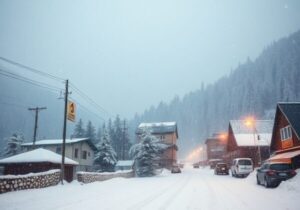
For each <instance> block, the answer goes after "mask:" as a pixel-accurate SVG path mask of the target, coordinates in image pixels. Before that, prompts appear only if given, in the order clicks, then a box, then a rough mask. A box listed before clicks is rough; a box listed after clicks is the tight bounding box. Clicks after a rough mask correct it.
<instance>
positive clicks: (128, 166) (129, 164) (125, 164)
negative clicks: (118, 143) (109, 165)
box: [115, 160, 134, 171]
mask: <svg viewBox="0 0 300 210" xmlns="http://www.w3.org/2000/svg"><path fill="white" fill-rule="evenodd" d="M133 164H134V161H133V160H119V161H118V162H117V164H116V166H115V170H116V171H123V170H132V169H133Z"/></svg>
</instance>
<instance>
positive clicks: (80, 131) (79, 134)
mask: <svg viewBox="0 0 300 210" xmlns="http://www.w3.org/2000/svg"><path fill="white" fill-rule="evenodd" d="M73 137H74V138H83V137H85V130H84V128H83V122H82V119H79V121H78V123H77V124H76V125H75V128H74V134H73Z"/></svg>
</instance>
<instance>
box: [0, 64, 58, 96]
mask: <svg viewBox="0 0 300 210" xmlns="http://www.w3.org/2000/svg"><path fill="white" fill-rule="evenodd" d="M0 75H3V76H6V77H10V78H13V79H16V80H20V81H23V82H27V83H29V84H32V85H35V86H38V87H42V88H46V89H49V90H51V91H55V92H60V91H61V89H60V88H58V87H55V86H52V85H49V84H46V83H43V82H38V81H36V80H33V79H29V78H27V77H23V76H21V75H18V74H15V73H12V72H9V71H6V70H3V69H0Z"/></svg>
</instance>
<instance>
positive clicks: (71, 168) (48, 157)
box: [0, 148, 78, 182]
mask: <svg viewBox="0 0 300 210" xmlns="http://www.w3.org/2000/svg"><path fill="white" fill-rule="evenodd" d="M61 159H62V156H61V155H59V154H56V153H54V152H51V151H49V150H46V149H42V148H40V149H35V150H32V151H28V152H24V153H21V154H18V155H14V156H11V157H8V158H5V159H2V160H0V165H1V166H3V167H4V175H8V174H11V175H21V174H28V173H38V172H44V171H49V170H51V169H61ZM77 165H78V162H76V161H74V160H71V159H69V158H65V174H64V175H65V177H64V179H65V180H67V181H68V182H71V181H72V180H73V177H74V174H75V167H76V166H77Z"/></svg>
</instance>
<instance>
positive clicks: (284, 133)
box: [280, 126, 292, 141]
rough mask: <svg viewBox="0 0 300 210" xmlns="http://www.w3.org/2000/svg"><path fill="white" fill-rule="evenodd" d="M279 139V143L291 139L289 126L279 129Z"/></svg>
mask: <svg viewBox="0 0 300 210" xmlns="http://www.w3.org/2000/svg"><path fill="white" fill-rule="evenodd" d="M280 138H281V141H284V140H287V139H291V138H292V128H291V126H286V127H284V128H281V129H280Z"/></svg>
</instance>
